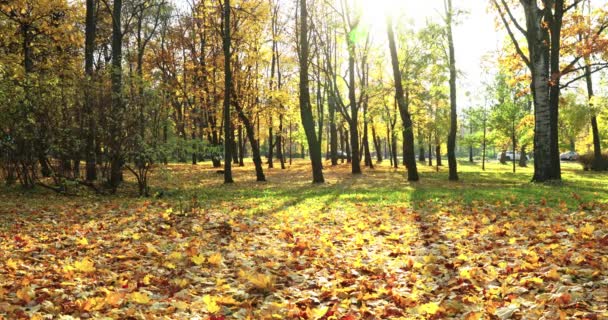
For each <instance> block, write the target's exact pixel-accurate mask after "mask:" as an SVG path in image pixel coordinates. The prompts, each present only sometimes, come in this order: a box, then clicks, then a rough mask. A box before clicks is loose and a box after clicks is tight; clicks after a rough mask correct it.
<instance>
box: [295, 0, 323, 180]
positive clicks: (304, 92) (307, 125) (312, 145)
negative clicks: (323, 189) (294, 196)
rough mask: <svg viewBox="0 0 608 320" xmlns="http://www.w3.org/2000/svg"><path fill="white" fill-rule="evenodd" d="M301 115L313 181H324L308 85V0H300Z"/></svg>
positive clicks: (319, 145)
mask: <svg viewBox="0 0 608 320" xmlns="http://www.w3.org/2000/svg"><path fill="white" fill-rule="evenodd" d="M299 9H300V30H299V31H300V34H299V36H300V41H299V42H300V43H299V47H300V52H299V53H300V54H299V58H300V86H299V89H300V117H301V118H302V126H303V127H304V131H305V133H306V139H307V140H308V149H309V151H310V162H311V164H312V181H313V183H323V182H325V179H324V178H323V162H322V156H321V144H320V143H319V141H317V135H316V133H315V123H314V118H313V114H312V107H311V102H310V91H309V87H308V63H309V61H308V59H309V58H308V57H309V41H308V8H307V3H306V0H300V8H299Z"/></svg>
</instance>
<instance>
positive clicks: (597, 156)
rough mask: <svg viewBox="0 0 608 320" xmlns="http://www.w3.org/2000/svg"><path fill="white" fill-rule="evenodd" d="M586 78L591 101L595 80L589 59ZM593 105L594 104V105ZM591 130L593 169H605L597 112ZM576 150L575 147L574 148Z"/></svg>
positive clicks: (592, 117) (586, 66)
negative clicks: (592, 76)
mask: <svg viewBox="0 0 608 320" xmlns="http://www.w3.org/2000/svg"><path fill="white" fill-rule="evenodd" d="M585 80H586V82H587V96H588V97H589V100H590V101H591V98H593V96H594V93H593V80H592V79H591V67H590V66H589V61H585ZM592 107H593V106H592ZM591 132H592V134H593V163H592V164H591V170H604V169H606V168H605V167H604V166H605V164H604V161H603V160H602V145H601V139H600V131H599V127H598V124H597V115H596V114H595V112H593V113H592V114H591ZM572 151H574V148H572Z"/></svg>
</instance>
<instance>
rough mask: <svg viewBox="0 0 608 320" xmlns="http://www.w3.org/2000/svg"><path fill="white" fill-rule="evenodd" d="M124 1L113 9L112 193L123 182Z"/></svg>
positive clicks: (118, 0) (117, 2)
mask: <svg viewBox="0 0 608 320" xmlns="http://www.w3.org/2000/svg"><path fill="white" fill-rule="evenodd" d="M122 40H123V33H122V0H114V6H113V9H112V71H111V75H112V76H111V78H112V111H111V113H110V117H109V118H110V119H109V121H110V125H109V129H110V130H109V133H110V145H109V149H110V177H109V185H110V188H111V190H112V192H115V191H116V188H117V187H118V185H119V184H120V183H121V182H122V166H123V162H124V159H123V150H122V121H123V119H122V118H123V116H124V102H123V95H122Z"/></svg>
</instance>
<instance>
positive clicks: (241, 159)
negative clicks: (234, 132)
mask: <svg viewBox="0 0 608 320" xmlns="http://www.w3.org/2000/svg"><path fill="white" fill-rule="evenodd" d="M238 139H239V141H238V145H239V167H244V166H245V161H244V158H245V141H243V140H244V139H243V125H239V129H238Z"/></svg>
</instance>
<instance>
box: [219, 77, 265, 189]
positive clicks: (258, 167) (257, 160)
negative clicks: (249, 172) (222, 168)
mask: <svg viewBox="0 0 608 320" xmlns="http://www.w3.org/2000/svg"><path fill="white" fill-rule="evenodd" d="M232 90H234V87H233V88H232ZM233 92H234V91H233ZM234 106H235V108H236V111H237V113H238V115H239V118H240V119H241V122H243V125H244V126H245V132H246V133H247V139H249V144H250V145H251V153H252V156H253V164H254V165H255V174H256V181H260V182H261V181H266V176H265V175H264V169H263V168H262V157H261V155H260V146H259V144H258V141H257V140H256V139H255V130H254V125H253V123H251V120H249V118H248V117H247V115H245V113H244V111H243V108H242V107H241V105H240V104H239V102H238V100H237V99H236V98H235V99H234ZM227 162H230V161H229V160H228V161H227Z"/></svg>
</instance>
